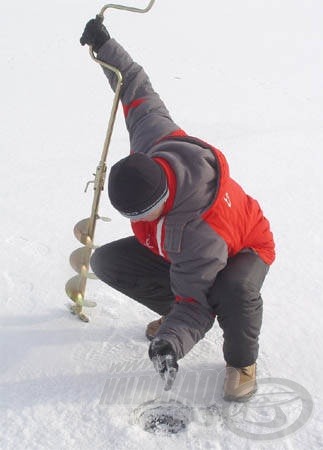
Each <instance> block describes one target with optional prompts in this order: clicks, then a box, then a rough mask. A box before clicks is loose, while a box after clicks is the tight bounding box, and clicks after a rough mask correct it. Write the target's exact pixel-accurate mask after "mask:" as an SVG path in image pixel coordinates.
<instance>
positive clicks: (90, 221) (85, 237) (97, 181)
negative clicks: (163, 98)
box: [65, 0, 155, 322]
mask: <svg viewBox="0 0 323 450" xmlns="http://www.w3.org/2000/svg"><path fill="white" fill-rule="evenodd" d="M154 2H155V0H151V1H150V2H149V3H148V5H147V7H146V8H144V9H141V8H134V7H130V6H123V5H116V4H107V5H105V6H104V7H103V8H102V9H101V11H100V13H99V15H100V16H101V17H102V20H103V19H104V12H105V11H106V10H107V9H108V8H114V9H121V10H124V11H131V12H138V13H145V12H148V11H149V10H150V9H151V7H152V6H153V4H154ZM89 51H90V56H91V58H92V59H93V60H94V61H95V62H96V63H98V64H99V65H100V66H101V67H103V68H104V69H108V70H110V71H112V72H113V73H114V74H115V76H116V78H117V84H116V89H115V93H114V98H113V103H112V107H111V112H110V117H109V122H108V127H107V131H106V136H105V140H104V144H103V149H102V153H101V158H100V161H99V164H98V166H97V169H96V173H95V178H94V180H91V181H89V182H88V183H87V187H88V185H89V184H93V190H94V196H93V202H92V208H91V215H90V217H88V218H86V219H83V220H81V221H79V222H78V223H77V224H76V225H75V227H74V235H75V237H76V238H77V239H78V240H79V241H80V242H81V243H82V244H83V245H84V247H81V248H79V249H77V250H75V251H74V252H73V253H72V254H71V256H70V263H71V266H72V267H73V269H74V270H75V271H76V272H77V273H78V275H75V276H74V277H72V278H71V279H70V280H68V282H67V283H66V285H65V291H66V293H67V295H68V296H69V298H70V299H71V300H72V301H73V302H74V305H72V307H71V311H72V312H73V313H74V314H76V315H77V316H78V317H79V318H80V319H81V320H83V321H84V322H88V321H89V319H88V317H87V316H86V315H85V314H84V312H83V307H93V306H96V304H95V302H91V301H89V300H85V289H86V283H87V279H88V278H95V275H94V274H91V273H89V267H90V258H91V254H92V251H93V249H94V248H95V246H94V243H93V242H94V232H95V227H96V222H97V219H99V218H100V217H99V215H98V209H99V203H100V198H101V193H102V191H103V190H104V184H105V177H106V172H107V166H106V159H107V156H108V151H109V146H110V141H111V136H112V131H113V127H114V123H115V119H116V114H117V110H118V106H119V101H120V93H121V88H122V74H121V72H120V70H119V69H118V68H117V67H114V66H111V65H110V64H108V63H106V62H104V61H101V60H100V59H98V58H97V57H96V56H95V55H94V52H93V49H92V47H90V49H89ZM87 187H86V189H87Z"/></svg>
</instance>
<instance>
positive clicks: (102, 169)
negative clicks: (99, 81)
mask: <svg viewBox="0 0 323 450" xmlns="http://www.w3.org/2000/svg"><path fill="white" fill-rule="evenodd" d="M154 3H155V0H150V2H149V3H148V5H147V6H146V8H135V7H132V6H124V5H117V4H113V3H110V4H107V5H105V6H103V8H102V9H101V11H100V13H99V16H100V17H101V18H102V21H103V19H104V13H105V11H106V10H107V9H108V8H114V9H120V10H123V11H130V12H137V13H146V12H147V11H149V10H150V9H151V8H152V6H153V4H154ZM89 52H90V56H91V58H92V59H93V60H94V61H95V62H96V63H98V64H100V66H102V67H103V68H105V69H108V70H110V71H112V72H113V73H114V74H115V75H116V77H117V85H116V89H115V93H114V98H113V104H112V108H111V113H110V118H109V123H108V128H107V132H106V136H105V141H104V144H103V150H102V154H101V159H100V163H99V166H98V168H97V172H96V176H95V186H96V188H95V190H94V198H93V203H92V211H91V216H90V223H89V236H90V237H91V239H93V235H94V231H95V225H96V219H97V216H98V207H99V202H100V197H101V191H102V190H103V188H104V182H105V174H106V170H107V167H106V159H107V155H108V150H109V145H110V141H111V136H112V131H113V127H114V123H115V119H116V114H117V110H118V105H119V100H120V93H121V87H122V74H121V72H120V70H119V69H118V68H117V67H114V66H111V65H110V64H108V63H106V62H104V61H101V60H100V59H98V58H97V57H96V56H95V55H94V52H93V49H92V47H90V49H89Z"/></svg>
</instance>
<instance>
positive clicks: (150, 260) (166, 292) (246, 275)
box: [91, 236, 269, 367]
mask: <svg viewBox="0 0 323 450" xmlns="http://www.w3.org/2000/svg"><path fill="white" fill-rule="evenodd" d="M91 267H92V270H93V271H94V273H95V274H96V275H97V277H98V278H100V279H101V280H102V281H104V282H105V283H107V284H108V285H109V286H112V287H113V288H114V289H116V290H118V291H120V292H122V293H124V294H126V295H127V296H129V297H130V298H132V299H134V300H136V301H137V302H139V303H141V304H143V305H145V306H146V307H148V308H150V309H151V310H153V311H155V312H156V313H158V314H160V315H165V314H167V313H168V312H169V311H170V310H171V308H172V304H173V302H174V294H173V293H172V291H171V288H170V275H169V267H170V264H169V263H168V262H167V261H165V260H164V259H163V258H162V257H160V256H158V255H156V254H154V253H152V252H151V251H150V250H148V249H147V248H146V247H144V246H143V245H141V244H139V243H138V241H137V240H136V238H135V237H133V236H131V237H127V238H124V239H120V240H118V241H114V242H111V243H109V244H106V245H103V246H102V247H100V248H98V249H97V250H96V251H95V252H94V254H93V255H92V258H91ZM268 269H269V266H268V265H267V264H265V263H264V262H263V261H262V260H261V259H260V258H259V257H258V256H257V255H256V254H255V253H251V252H241V253H239V254H237V255H235V256H234V257H231V258H229V259H228V263H227V265H226V267H225V268H224V269H223V270H221V272H219V273H218V275H217V277H216V280H215V283H214V285H213V286H212V288H211V290H210V293H209V297H208V301H209V304H210V306H211V307H212V309H213V312H214V315H216V317H217V320H218V323H219V325H220V327H221V328H222V330H223V338H224V344H223V353H224V359H225V361H226V362H227V364H229V365H231V366H233V367H244V366H248V365H250V364H253V363H254V362H255V361H256V359H257V356H258V347H259V345H258V337H259V334H260V328H261V323H262V310H263V302H262V298H261V295H260V289H261V286H262V284H263V281H264V279H265V276H266V274H267V272H268Z"/></svg>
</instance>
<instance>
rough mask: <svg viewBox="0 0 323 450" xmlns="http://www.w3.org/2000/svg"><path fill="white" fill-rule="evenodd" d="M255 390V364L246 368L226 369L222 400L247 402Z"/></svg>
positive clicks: (228, 367)
mask: <svg viewBox="0 0 323 450" xmlns="http://www.w3.org/2000/svg"><path fill="white" fill-rule="evenodd" d="M256 390H257V380H256V363H254V364H252V365H251V366H247V367H238V368H236V367H230V366H227V367H226V376H225V380H224V396H223V398H224V400H227V401H233V402H247V401H248V400H249V399H250V398H251V397H252V396H253V394H254V393H255V392H256Z"/></svg>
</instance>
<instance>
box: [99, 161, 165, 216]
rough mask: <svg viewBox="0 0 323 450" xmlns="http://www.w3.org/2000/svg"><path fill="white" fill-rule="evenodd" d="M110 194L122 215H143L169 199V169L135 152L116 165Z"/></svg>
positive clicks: (111, 173) (109, 182)
mask: <svg viewBox="0 0 323 450" xmlns="http://www.w3.org/2000/svg"><path fill="white" fill-rule="evenodd" d="M108 193H109V197H110V201H111V203H112V205H113V206H114V207H115V208H116V209H117V210H118V211H119V212H120V213H121V214H122V215H124V216H126V217H137V216H142V215H143V214H146V213H149V210H151V209H153V208H154V207H156V206H157V205H159V204H160V203H161V201H162V200H163V199H165V198H166V196H167V193H168V189H167V180H166V175H165V172H164V170H163V169H162V167H161V166H160V165H159V164H157V163H156V161H154V160H153V159H152V158H150V157H149V156H147V155H145V154H144V153H133V154H131V155H129V156H127V157H126V158H123V159H121V160H120V161H119V162H117V163H116V164H114V165H113V166H112V168H111V171H110V175H109V181H108Z"/></svg>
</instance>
